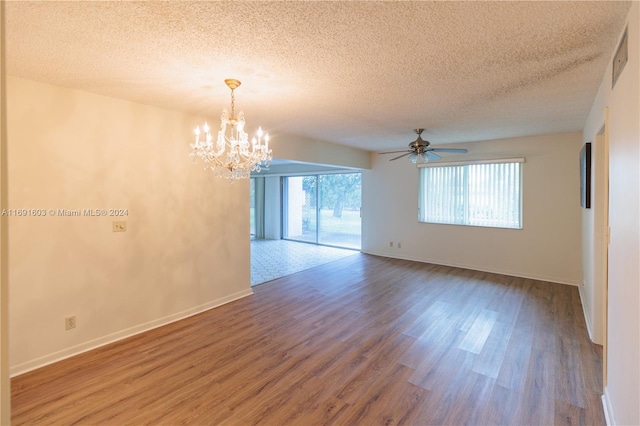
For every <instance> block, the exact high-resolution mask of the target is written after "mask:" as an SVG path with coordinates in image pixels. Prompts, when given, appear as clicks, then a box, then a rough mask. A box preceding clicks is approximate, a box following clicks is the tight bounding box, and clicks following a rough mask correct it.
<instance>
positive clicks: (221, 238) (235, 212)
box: [8, 77, 251, 374]
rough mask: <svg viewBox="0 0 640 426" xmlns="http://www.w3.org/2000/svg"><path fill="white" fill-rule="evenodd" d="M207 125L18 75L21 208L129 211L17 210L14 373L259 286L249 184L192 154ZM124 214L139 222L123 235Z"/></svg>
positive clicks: (14, 103) (15, 199)
mask: <svg viewBox="0 0 640 426" xmlns="http://www.w3.org/2000/svg"><path fill="white" fill-rule="evenodd" d="M196 124H197V120H196V119H195V118H194V117H191V116H188V115H184V114H181V113H177V112H172V111H169V110H163V109H159V108H154V107H150V106H144V105H140V104H135V103H131V102H126V101H121V100H117V99H113V98H107V97H103V96H97V95H93V94H90V93H86V92H80V91H76V90H70V89H66V88H62V87H55V86H50V85H46V84H40V83H36V82H32V81H28V80H23V79H17V78H11V77H9V78H8V129H9V132H8V147H9V178H10V180H11V184H10V186H9V203H10V207H11V208H30V209H45V210H47V211H48V210H51V209H53V210H55V211H56V213H58V209H98V208H101V209H116V208H118V209H127V210H128V215H127V216H126V217H123V218H116V217H60V216H59V215H57V216H55V217H53V216H52V215H51V214H50V213H48V214H47V216H46V217H13V218H11V220H10V233H11V234H10V239H9V249H10V253H11V258H10V276H9V283H10V291H11V299H10V319H11V325H10V337H11V346H10V357H11V370H12V373H14V374H16V373H20V372H23V371H27V370H29V369H32V368H36V367H38V366H40V365H43V364H46V363H49V362H52V361H54V360H56V359H60V358H64V357H67V356H70V355H73V354H75V353H77V352H81V351H84V350H87V349H90V348H92V347H95V346H98V345H102V344H105V343H108V342H110V341H113V340H116V339H119V338H122V337H124V336H127V335H130V334H133V333H137V332H140V331H144V330H146V329H149V328H152V327H155V326H159V325H162V324H164V323H166V322H170V321H173V320H176V319H179V318H182V317H184V316H187V315H190V314H193V313H196V312H199V311H202V310H205V309H208V308H211V307H213V306H216V305H218V304H221V303H225V302H227V301H229V300H232V299H234V298H238V297H242V296H245V295H247V294H250V293H251V290H250V263H249V262H250V260H249V184H248V181H246V180H245V181H237V182H234V183H233V184H230V183H229V182H228V181H226V180H224V179H219V178H215V177H214V176H212V174H211V173H210V172H206V171H205V170H203V168H202V167H200V166H199V165H194V164H193V162H192V160H191V159H190V158H189V156H188V153H189V142H190V139H191V136H190V135H191V134H192V129H193V128H194V127H195V126H196ZM114 219H125V220H126V221H127V227H128V229H127V231H126V232H124V233H114V232H112V221H113V220H114ZM71 315H75V316H76V318H77V328H76V329H74V330H70V331H65V328H64V318H65V317H68V316H71Z"/></svg>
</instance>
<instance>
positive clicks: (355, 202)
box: [318, 173, 362, 249]
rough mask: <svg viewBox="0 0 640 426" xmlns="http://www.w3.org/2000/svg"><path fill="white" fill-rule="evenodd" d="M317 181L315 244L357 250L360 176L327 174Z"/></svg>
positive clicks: (354, 174) (358, 242)
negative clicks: (316, 238) (316, 229)
mask: <svg viewBox="0 0 640 426" xmlns="http://www.w3.org/2000/svg"><path fill="white" fill-rule="evenodd" d="M318 178H319V188H320V192H319V206H320V209H319V226H318V243H319V244H324V245H331V246H338V247H347V248H354V249H360V236H361V229H362V227H361V219H360V207H361V195H362V190H361V174H360V173H345V174H328V175H320V176H319V177H318Z"/></svg>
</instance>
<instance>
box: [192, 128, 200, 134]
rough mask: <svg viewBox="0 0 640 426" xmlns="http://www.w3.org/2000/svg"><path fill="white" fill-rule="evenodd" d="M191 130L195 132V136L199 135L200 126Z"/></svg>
mask: <svg viewBox="0 0 640 426" xmlns="http://www.w3.org/2000/svg"><path fill="white" fill-rule="evenodd" d="M193 132H194V133H195V134H196V136H200V126H198V127H196V129H195V130H194V131H193Z"/></svg>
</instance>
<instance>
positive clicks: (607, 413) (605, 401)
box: [601, 388, 616, 426]
mask: <svg viewBox="0 0 640 426" xmlns="http://www.w3.org/2000/svg"><path fill="white" fill-rule="evenodd" d="M601 398H602V409H603V410H604V419H605V421H606V422H607V426H613V425H615V424H616V420H615V418H614V417H613V408H612V407H611V400H610V399H609V392H608V391H607V388H604V393H603V394H602V397H601Z"/></svg>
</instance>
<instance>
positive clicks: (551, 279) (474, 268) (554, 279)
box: [362, 250, 580, 287]
mask: <svg viewBox="0 0 640 426" xmlns="http://www.w3.org/2000/svg"><path fill="white" fill-rule="evenodd" d="M362 253H365V254H372V255H375V256H383V257H390V258H392V259H402V260H411V261H413V262H422V263H432V264H434V265H442V266H451V267H453V268H462V269H471V270H472V271H481V272H490V273H492V274H500V275H507V276H510V277H519V278H529V279H532V280H538V281H547V282H552V283H557V284H565V285H572V286H575V287H579V286H580V283H577V282H572V281H567V280H564V279H562V278H557V277H550V276H543V275H530V274H523V273H520V272H514V271H507V270H500V269H492V268H485V267H482V266H477V265H465V264H461V263H452V262H443V261H440V260H434V259H420V258H416V257H411V256H400V255H398V254H395V253H388V252H384V251H375V250H362Z"/></svg>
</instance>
